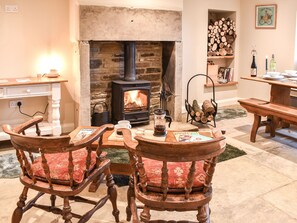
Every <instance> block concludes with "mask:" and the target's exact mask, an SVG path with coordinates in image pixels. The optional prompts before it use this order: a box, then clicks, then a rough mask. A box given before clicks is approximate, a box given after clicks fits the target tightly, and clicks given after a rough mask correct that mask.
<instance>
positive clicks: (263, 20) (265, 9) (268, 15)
mask: <svg viewBox="0 0 297 223" xmlns="http://www.w3.org/2000/svg"><path fill="white" fill-rule="evenodd" d="M255 9H256V10H255V27H256V29H275V28H276V19H277V5H276V4H269V5H256V8H255Z"/></svg>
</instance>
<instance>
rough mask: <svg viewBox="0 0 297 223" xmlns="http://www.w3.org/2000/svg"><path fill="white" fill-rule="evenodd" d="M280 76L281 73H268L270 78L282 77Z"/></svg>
mask: <svg viewBox="0 0 297 223" xmlns="http://www.w3.org/2000/svg"><path fill="white" fill-rule="evenodd" d="M280 74H281V73H280V72H274V71H269V72H267V74H266V75H268V76H270V77H278V76H280Z"/></svg>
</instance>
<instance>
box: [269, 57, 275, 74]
mask: <svg viewBox="0 0 297 223" xmlns="http://www.w3.org/2000/svg"><path fill="white" fill-rule="evenodd" d="M269 70H270V71H273V72H275V71H276V61H275V58H274V54H272V57H271V60H270V64H269Z"/></svg>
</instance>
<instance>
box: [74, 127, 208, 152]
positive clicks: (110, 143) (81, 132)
mask: <svg viewBox="0 0 297 223" xmlns="http://www.w3.org/2000/svg"><path fill="white" fill-rule="evenodd" d="M96 128H98V127H96V126H79V127H77V128H76V129H75V130H74V131H72V132H71V133H70V134H69V135H70V136H71V139H72V140H73V141H76V140H80V138H81V137H84V136H85V134H87V133H88V132H89V130H91V129H96ZM137 128H143V129H146V133H145V136H147V137H148V138H149V137H150V136H152V132H153V131H152V129H153V125H147V126H142V127H134V128H132V131H134V132H136V130H137ZM177 131H178V132H182V131H198V127H197V126H194V125H191V124H189V123H182V122H172V126H171V127H170V128H167V134H166V136H165V137H158V138H159V140H161V141H163V140H165V141H167V142H174V141H176V139H175V135H174V132H177ZM199 132H200V133H201V134H203V135H205V136H211V134H212V133H211V129H203V130H199ZM112 134H114V129H111V130H107V131H106V132H105V133H104V134H103V137H102V145H101V146H102V148H120V149H122V148H124V142H123V139H122V138H120V137H119V138H118V139H115V140H111V139H112V138H113V137H111V136H112ZM132 135H133V134H132ZM152 137H153V138H152V139H155V140H156V138H157V137H156V136H152ZM97 144H98V141H96V142H94V146H97Z"/></svg>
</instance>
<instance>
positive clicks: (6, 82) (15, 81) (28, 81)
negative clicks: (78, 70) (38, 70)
mask: <svg viewBox="0 0 297 223" xmlns="http://www.w3.org/2000/svg"><path fill="white" fill-rule="evenodd" d="M67 81H68V80H66V79H64V78H62V77H56V78H48V77H41V78H37V77H21V78H1V79H0V86H2V87H6V86H19V85H36V84H52V83H61V82H67Z"/></svg>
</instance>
